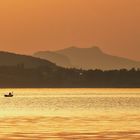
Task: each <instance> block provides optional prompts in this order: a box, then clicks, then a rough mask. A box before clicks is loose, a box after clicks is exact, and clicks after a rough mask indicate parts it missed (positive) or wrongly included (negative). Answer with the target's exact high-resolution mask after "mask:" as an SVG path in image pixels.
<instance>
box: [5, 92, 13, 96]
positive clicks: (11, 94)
mask: <svg viewBox="0 0 140 140" xmlns="http://www.w3.org/2000/svg"><path fill="white" fill-rule="evenodd" d="M13 96H14V95H13V93H11V92H9V94H5V95H4V97H13Z"/></svg>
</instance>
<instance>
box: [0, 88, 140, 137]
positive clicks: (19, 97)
mask: <svg viewBox="0 0 140 140" xmlns="http://www.w3.org/2000/svg"><path fill="white" fill-rule="evenodd" d="M11 90H12V91H14V97H13V98H5V97H4V96H3V95H4V93H6V92H9V91H11ZM139 138H140V89H1V90H0V139H3V140H4V139H5V140H16V139H18V140H23V139H27V140H30V139H31V140H38V139H41V140H46V139H47V140H94V139H95V140H114V139H117V140H138V139H139Z"/></svg>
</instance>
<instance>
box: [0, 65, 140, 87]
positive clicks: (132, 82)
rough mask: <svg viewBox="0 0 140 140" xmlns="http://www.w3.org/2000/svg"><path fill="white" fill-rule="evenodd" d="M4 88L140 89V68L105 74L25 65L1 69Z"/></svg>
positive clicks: (104, 72) (105, 72)
mask: <svg viewBox="0 0 140 140" xmlns="http://www.w3.org/2000/svg"><path fill="white" fill-rule="evenodd" d="M0 87H1V88H10V87H12V88H14V87H15V88H16V87H22V88H27V87H34V88H35V87H37V88H42V87H44V88H45V87H46V88H47V87H52V88H61V87H62V88H63V87H64V88H70V87H73V88H138V87H140V69H135V68H132V69H130V70H127V69H120V70H106V71H103V70H98V69H95V70H82V69H75V68H71V69H68V68H62V67H53V68H51V67H47V66H42V67H41V66H40V67H37V68H25V67H24V64H18V65H16V66H0Z"/></svg>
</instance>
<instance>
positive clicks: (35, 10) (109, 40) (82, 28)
mask: <svg viewBox="0 0 140 140" xmlns="http://www.w3.org/2000/svg"><path fill="white" fill-rule="evenodd" d="M93 45H96V46H99V47H101V49H103V50H104V51H106V52H108V53H111V54H113V55H119V56H125V57H128V58H132V59H136V60H140V55H139V54H140V53H139V52H140V0H1V1H0V50H6V51H12V52H18V53H24V54H25V53H26V54H32V53H33V52H35V51H38V50H57V49H60V48H66V47H69V46H78V47H90V46H93Z"/></svg>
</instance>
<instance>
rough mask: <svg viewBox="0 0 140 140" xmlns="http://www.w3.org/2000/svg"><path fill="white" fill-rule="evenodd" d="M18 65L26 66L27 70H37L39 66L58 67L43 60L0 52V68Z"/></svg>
mask: <svg viewBox="0 0 140 140" xmlns="http://www.w3.org/2000/svg"><path fill="white" fill-rule="evenodd" d="M18 64H24V66H25V67H26V68H36V67H39V66H48V67H56V65H55V64H53V63H52V62H49V61H47V60H43V59H41V58H35V57H32V56H28V55H20V54H15V53H10V52H4V51H0V66H13V65H18Z"/></svg>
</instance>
